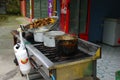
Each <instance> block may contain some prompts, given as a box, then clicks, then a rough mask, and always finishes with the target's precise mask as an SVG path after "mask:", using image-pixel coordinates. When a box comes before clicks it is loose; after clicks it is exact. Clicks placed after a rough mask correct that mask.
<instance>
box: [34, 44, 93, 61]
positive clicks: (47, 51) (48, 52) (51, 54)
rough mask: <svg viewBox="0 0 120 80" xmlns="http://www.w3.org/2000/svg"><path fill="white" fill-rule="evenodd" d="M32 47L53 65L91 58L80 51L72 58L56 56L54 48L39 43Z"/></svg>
mask: <svg viewBox="0 0 120 80" xmlns="http://www.w3.org/2000/svg"><path fill="white" fill-rule="evenodd" d="M34 47H35V48H37V49H38V50H39V51H41V52H42V53H43V54H44V55H45V56H46V57H47V58H48V59H50V60H51V61H52V62H54V63H57V62H62V61H70V60H77V59H84V58H86V57H90V56H91V55H89V54H86V53H84V52H82V51H80V50H78V51H77V54H75V55H74V56H61V55H58V53H57V51H56V47H46V46H44V45H43V43H40V44H39V45H36V46H34Z"/></svg>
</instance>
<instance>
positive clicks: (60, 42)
mask: <svg viewBox="0 0 120 80" xmlns="http://www.w3.org/2000/svg"><path fill="white" fill-rule="evenodd" d="M55 43H56V48H57V52H58V55H61V56H71V55H75V53H76V51H77V50H78V38H77V37H76V36H72V35H62V36H56V37H55Z"/></svg>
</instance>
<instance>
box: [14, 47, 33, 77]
mask: <svg viewBox="0 0 120 80" xmlns="http://www.w3.org/2000/svg"><path fill="white" fill-rule="evenodd" d="M15 55H16V58H17V61H18V64H19V67H20V71H21V72H22V74H24V75H26V74H28V73H29V72H30V70H31V65H30V62H29V59H28V55H27V52H26V50H25V49H18V51H17V53H16V54H15Z"/></svg>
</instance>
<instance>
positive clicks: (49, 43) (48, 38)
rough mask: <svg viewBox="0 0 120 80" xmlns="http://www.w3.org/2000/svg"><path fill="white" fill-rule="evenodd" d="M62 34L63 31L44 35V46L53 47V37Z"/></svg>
mask: <svg viewBox="0 0 120 80" xmlns="http://www.w3.org/2000/svg"><path fill="white" fill-rule="evenodd" d="M64 34H65V32H63V31H49V32H46V33H44V37H43V39H44V45H45V46H47V47H55V37H56V36H60V35H64Z"/></svg>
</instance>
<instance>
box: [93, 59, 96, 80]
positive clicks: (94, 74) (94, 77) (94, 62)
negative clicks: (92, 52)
mask: <svg viewBox="0 0 120 80" xmlns="http://www.w3.org/2000/svg"><path fill="white" fill-rule="evenodd" d="M96 67H97V63H96V60H94V61H93V80H97V77H96V74H97V73H96V72H97V68H96Z"/></svg>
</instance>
